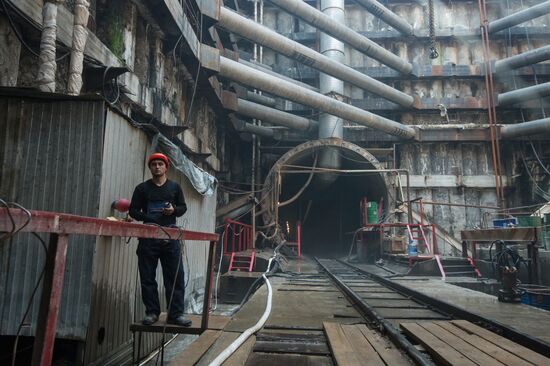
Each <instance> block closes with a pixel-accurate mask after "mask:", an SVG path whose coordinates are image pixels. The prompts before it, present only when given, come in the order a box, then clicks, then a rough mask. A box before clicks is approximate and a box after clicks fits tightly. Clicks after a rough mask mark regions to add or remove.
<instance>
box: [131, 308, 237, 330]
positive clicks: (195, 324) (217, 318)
mask: <svg viewBox="0 0 550 366" xmlns="http://www.w3.org/2000/svg"><path fill="white" fill-rule="evenodd" d="M185 317H186V318H187V319H189V320H191V322H192V323H191V326H190V327H181V326H179V325H174V324H166V313H161V314H160V316H159V320H158V321H157V322H156V323H154V324H151V325H143V324H141V323H133V324H131V325H130V331H132V332H151V333H162V332H164V333H173V334H174V333H179V334H200V333H201V319H202V316H201V315H197V314H185ZM230 320H231V317H228V316H223V315H210V317H209V319H208V329H215V330H220V329H223V328H224V327H225V326H226V325H227V323H229V321H230Z"/></svg>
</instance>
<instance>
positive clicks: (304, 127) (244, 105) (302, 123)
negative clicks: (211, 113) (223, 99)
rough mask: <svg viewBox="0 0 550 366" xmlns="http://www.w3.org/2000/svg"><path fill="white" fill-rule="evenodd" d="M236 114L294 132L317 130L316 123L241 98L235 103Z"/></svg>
mask: <svg viewBox="0 0 550 366" xmlns="http://www.w3.org/2000/svg"><path fill="white" fill-rule="evenodd" d="M237 113H238V114H241V115H243V116H247V117H250V118H256V119H259V120H261V121H265V122H269V123H273V124H274V125H278V126H284V127H288V128H292V129H295V130H301V131H311V130H314V129H315V128H317V122H316V121H313V120H310V119H307V118H304V117H300V116H296V115H294V114H291V113H287V112H283V111H280V110H278V109H274V108H269V107H266V106H263V105H261V104H257V103H253V102H250V101H248V100H246V99H241V98H239V99H238V101H237Z"/></svg>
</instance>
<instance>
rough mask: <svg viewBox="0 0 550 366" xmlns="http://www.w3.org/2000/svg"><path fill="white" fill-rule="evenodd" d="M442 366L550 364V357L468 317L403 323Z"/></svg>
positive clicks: (413, 337) (412, 336)
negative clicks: (468, 319)
mask: <svg viewBox="0 0 550 366" xmlns="http://www.w3.org/2000/svg"><path fill="white" fill-rule="evenodd" d="M401 328H402V329H403V330H404V331H405V333H406V334H407V335H408V336H409V337H410V338H412V339H414V340H415V341H416V342H418V343H419V344H421V345H422V346H423V347H424V348H425V349H426V350H427V351H428V353H429V354H430V355H431V357H432V358H433V359H434V360H435V361H436V362H437V363H438V364H441V365H449V366H458V365H460V366H463V365H464V366H475V365H480V366H503V365H506V366H508V365H509V366H529V365H550V359H549V358H547V357H545V356H543V355H541V354H538V353H536V352H534V351H532V350H530V349H528V348H526V347H523V346H521V345H519V344H517V343H514V342H512V341H510V340H508V339H506V338H504V337H501V336H499V335H497V334H495V333H493V332H490V331H488V330H486V329H483V328H481V327H478V326H477V325H475V324H472V323H470V322H468V321H466V320H452V321H431V322H415V323H401Z"/></svg>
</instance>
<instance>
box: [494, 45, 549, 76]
mask: <svg viewBox="0 0 550 366" xmlns="http://www.w3.org/2000/svg"><path fill="white" fill-rule="evenodd" d="M546 60H550V45H549V46H544V47H540V48H537V49H534V50H530V51H527V52H524V53H520V54H519V55H515V56H512V57H508V58H505V59H503V60H498V61H497V62H495V68H494V70H495V71H494V72H495V73H499V72H506V71H509V70H513V69H517V68H520V67H523V66H528V65H533V64H536V63H538V62H542V61H546Z"/></svg>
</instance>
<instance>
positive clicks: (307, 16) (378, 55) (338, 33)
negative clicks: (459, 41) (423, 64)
mask: <svg viewBox="0 0 550 366" xmlns="http://www.w3.org/2000/svg"><path fill="white" fill-rule="evenodd" d="M269 1H270V2H272V3H273V4H275V5H277V6H278V7H280V8H281V9H284V10H285V11H287V12H288V13H290V14H292V15H294V16H297V17H299V18H301V19H302V20H304V21H305V22H306V23H309V24H311V25H312V26H314V27H316V28H318V29H319V30H321V31H323V32H326V33H328V34H330V35H331V36H333V37H334V38H336V39H339V40H340V41H342V42H345V43H347V44H349V45H350V46H352V47H353V48H355V49H356V50H358V51H360V52H363V53H364V54H365V55H367V56H370V57H372V58H373V59H375V60H377V61H379V62H381V63H383V64H384V65H387V66H389V67H391V68H392V69H395V70H397V71H399V72H401V73H403V74H410V73H411V72H412V65H411V64H410V63H409V62H407V61H405V60H403V59H401V58H400V57H398V56H396V55H394V54H393V53H391V52H389V51H388V50H386V49H385V48H384V47H381V46H379V45H378V44H377V43H375V42H373V41H371V40H370V39H368V38H367V37H364V36H362V35H360V34H359V33H357V32H355V31H353V30H351V29H350V28H348V27H346V26H345V25H343V24H339V23H337V22H334V21H333V20H332V19H331V18H330V17H329V16H328V15H326V14H323V13H321V12H320V11H319V10H317V9H315V8H314V7H312V6H309V5H308V4H306V3H305V2H303V1H301V0H269Z"/></svg>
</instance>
